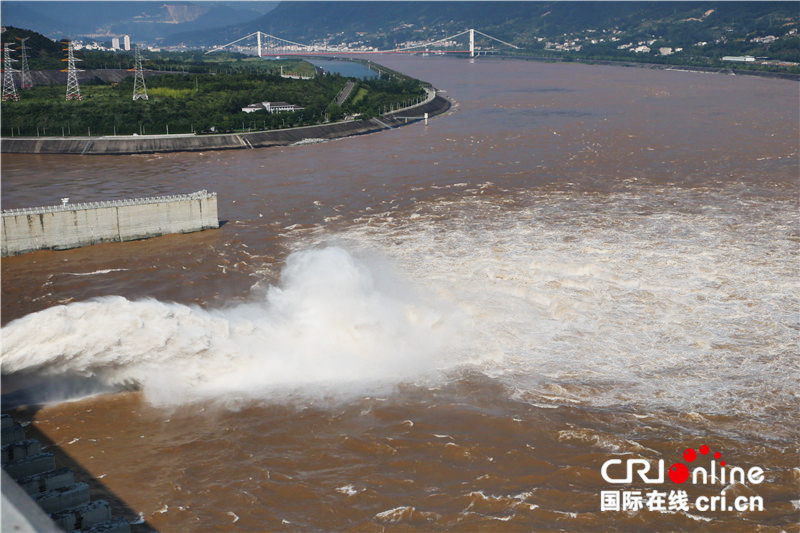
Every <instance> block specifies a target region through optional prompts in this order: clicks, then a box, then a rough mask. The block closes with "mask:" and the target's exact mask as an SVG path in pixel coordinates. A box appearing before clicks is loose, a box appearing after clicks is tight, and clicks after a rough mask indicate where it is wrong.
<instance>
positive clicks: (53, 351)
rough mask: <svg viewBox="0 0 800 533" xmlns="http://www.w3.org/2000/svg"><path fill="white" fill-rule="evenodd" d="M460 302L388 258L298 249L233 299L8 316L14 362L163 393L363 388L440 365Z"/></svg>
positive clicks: (119, 301) (180, 396)
mask: <svg viewBox="0 0 800 533" xmlns="http://www.w3.org/2000/svg"><path fill="white" fill-rule="evenodd" d="M460 329H461V321H460V319H459V314H458V313H457V312H455V311H454V310H453V309H451V308H448V307H447V306H446V305H444V304H442V303H441V302H437V301H435V300H434V299H433V298H431V297H429V296H428V295H426V294H424V293H423V292H422V291H421V290H420V289H419V288H417V287H414V286H412V285H411V284H410V283H409V282H408V281H406V280H404V279H403V278H402V276H400V275H399V274H398V273H397V272H396V271H395V270H394V269H393V268H392V267H391V266H390V265H389V264H388V263H387V262H386V261H382V260H380V259H378V258H375V257H369V256H364V255H360V256H356V255H354V254H351V253H350V252H348V251H346V250H344V249H342V248H339V247H329V248H324V249H311V250H306V251H302V252H297V253H294V254H292V255H290V256H289V257H288V259H287V262H286V266H285V268H284V270H283V273H282V282H281V284H280V286H273V287H270V288H269V290H268V292H267V295H266V298H265V300H263V301H260V302H253V303H248V304H243V305H239V306H236V307H231V308H228V309H217V310H203V309H201V308H199V307H192V306H186V305H182V304H177V303H164V302H159V301H156V300H152V299H149V300H140V301H130V300H128V299H126V298H123V297H120V296H111V297H105V298H100V299H97V300H93V301H88V302H79V303H72V304H69V305H62V306H57V307H53V308H50V309H46V310H44V311H41V312H38V313H33V314H31V315H28V316H26V317H23V318H21V319H19V320H16V321H14V322H12V323H10V324H9V325H8V326H6V327H5V328H3V355H2V364H3V372H4V373H11V372H20V371H35V372H38V373H42V374H46V375H59V374H70V375H76V374H78V375H82V376H90V377H94V378H96V379H98V380H99V381H100V382H101V383H103V384H106V385H114V384H120V383H127V382H131V381H133V382H136V383H138V384H139V385H140V386H141V387H142V389H143V390H144V393H145V395H146V397H147V398H148V400H149V401H151V402H152V403H154V404H159V405H168V404H179V403H184V402H187V401H193V400H201V399H207V398H221V399H226V400H227V399H250V398H274V397H275V395H280V394H284V393H286V394H300V395H302V396H309V395H312V396H313V395H327V394H335V395H340V394H358V393H363V392H365V391H366V390H368V389H369V388H370V387H375V386H380V385H383V386H386V385H389V386H391V385H394V384H397V383H399V382H402V381H404V380H413V379H416V378H420V377H423V376H429V375H431V374H435V373H436V371H437V368H438V367H439V366H441V365H445V366H447V365H448V364H449V362H448V361H452V359H449V358H451V357H452V354H454V353H457V350H455V351H454V348H457V346H456V345H457V343H456V337H457V333H458V332H459V330H460Z"/></svg>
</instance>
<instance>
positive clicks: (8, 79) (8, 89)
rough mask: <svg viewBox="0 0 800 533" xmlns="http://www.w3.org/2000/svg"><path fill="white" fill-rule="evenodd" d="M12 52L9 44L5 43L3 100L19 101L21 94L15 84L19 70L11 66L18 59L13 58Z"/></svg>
mask: <svg viewBox="0 0 800 533" xmlns="http://www.w3.org/2000/svg"><path fill="white" fill-rule="evenodd" d="M10 54H11V51H10V49H9V45H8V44H5V45H3V101H4V102H6V101H8V100H14V101H15V102H17V101H19V95H18V94H17V86H16V85H15V84H14V73H15V72H19V71H18V70H16V69H15V68H14V67H13V66H11V62H12V61H16V59H11V55H10Z"/></svg>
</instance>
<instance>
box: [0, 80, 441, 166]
mask: <svg viewBox="0 0 800 533" xmlns="http://www.w3.org/2000/svg"><path fill="white" fill-rule="evenodd" d="M450 105H451V104H450V101H449V100H448V99H447V98H445V97H443V96H440V95H437V94H436V91H435V90H434V89H431V90H429V92H428V98H426V99H425V100H424V101H423V102H421V103H420V104H418V105H415V106H411V107H408V108H405V109H403V110H401V111H399V112H397V111H396V112H393V113H387V114H385V115H382V116H381V117H380V118H375V119H367V120H350V121H344V122H335V123H331V124H319V125H316V126H303V127H299V128H287V129H281V130H268V131H257V132H252V133H229V134H218V135H195V134H177V135H124V136H123V135H120V136H102V137H3V139H2V143H0V151H2V153H6V154H72V155H129V154H149V153H161V152H198V151H207V150H236V149H255V148H267V147H270V146H288V145H292V144H297V143H304V142H313V141H319V140H330V139H338V138H342V137H351V136H354V135H365V134H368V133H374V132H378V131H381V130H385V129H391V128H395V127H398V126H403V125H406V124H411V123H413V122H417V121H419V120H423V117H424V115H425V114H426V113H427V115H428V116H429V117H434V116H436V115H441V114H442V113H445V112H447V110H449V109H450Z"/></svg>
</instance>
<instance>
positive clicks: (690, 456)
mask: <svg viewBox="0 0 800 533" xmlns="http://www.w3.org/2000/svg"><path fill="white" fill-rule="evenodd" d="M683 458H684V459H685V460H686V462H688V463H691V462H692V461H694V460H695V459H697V452H696V451H694V448H686V449H685V450H684V451H683Z"/></svg>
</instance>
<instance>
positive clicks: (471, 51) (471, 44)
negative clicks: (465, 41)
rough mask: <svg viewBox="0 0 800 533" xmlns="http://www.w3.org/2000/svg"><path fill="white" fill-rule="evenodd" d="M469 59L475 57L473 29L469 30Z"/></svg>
mask: <svg viewBox="0 0 800 533" xmlns="http://www.w3.org/2000/svg"><path fill="white" fill-rule="evenodd" d="M469 57H475V29H474V28H470V30H469Z"/></svg>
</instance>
